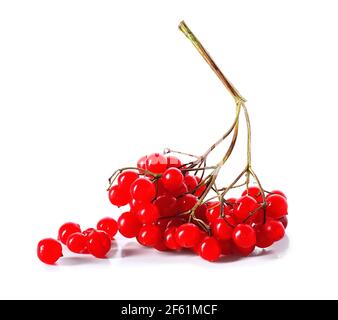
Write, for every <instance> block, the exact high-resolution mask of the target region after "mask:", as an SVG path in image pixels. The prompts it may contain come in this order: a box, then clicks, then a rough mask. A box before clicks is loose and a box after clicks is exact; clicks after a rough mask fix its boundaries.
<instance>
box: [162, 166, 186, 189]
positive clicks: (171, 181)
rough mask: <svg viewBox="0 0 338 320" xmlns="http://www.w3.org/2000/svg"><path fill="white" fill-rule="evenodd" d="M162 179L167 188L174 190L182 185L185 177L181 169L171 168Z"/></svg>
mask: <svg viewBox="0 0 338 320" xmlns="http://www.w3.org/2000/svg"><path fill="white" fill-rule="evenodd" d="M161 180H162V183H163V185H164V187H165V188H166V189H167V190H169V191H173V190H176V189H178V188H179V187H180V186H181V185H182V183H183V180H184V177H183V174H182V172H181V170H179V169H177V168H169V169H167V170H166V171H165V172H164V173H163V175H162V177H161Z"/></svg>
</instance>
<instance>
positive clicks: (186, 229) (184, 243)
mask: <svg viewBox="0 0 338 320" xmlns="http://www.w3.org/2000/svg"><path fill="white" fill-rule="evenodd" d="M175 239H176V242H177V243H178V244H179V245H180V246H181V247H183V248H192V247H194V246H196V245H197V243H198V242H199V241H200V239H201V230H200V229H199V228H198V227H197V226H196V225H195V224H193V223H185V224H182V225H181V226H179V227H178V228H177V230H176V233H175Z"/></svg>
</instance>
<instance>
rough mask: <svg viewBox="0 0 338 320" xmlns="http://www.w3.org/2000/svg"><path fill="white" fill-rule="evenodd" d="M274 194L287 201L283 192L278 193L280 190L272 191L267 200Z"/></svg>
mask: <svg viewBox="0 0 338 320" xmlns="http://www.w3.org/2000/svg"><path fill="white" fill-rule="evenodd" d="M274 194H279V195H280V196H282V197H284V198H285V199H287V197H286V195H285V193H284V192H282V191H280V190H272V191H271V192H270V193H269V194H268V195H267V198H268V197H270V196H272V195H274Z"/></svg>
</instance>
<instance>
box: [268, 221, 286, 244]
mask: <svg viewBox="0 0 338 320" xmlns="http://www.w3.org/2000/svg"><path fill="white" fill-rule="evenodd" d="M263 232H264V233H265V234H266V237H267V238H269V239H270V240H271V241H273V242H276V241H279V240H281V239H282V238H283V237H284V235H285V229H284V226H283V224H282V223H281V222H280V221H276V220H270V221H267V222H266V223H265V225H264V227H263Z"/></svg>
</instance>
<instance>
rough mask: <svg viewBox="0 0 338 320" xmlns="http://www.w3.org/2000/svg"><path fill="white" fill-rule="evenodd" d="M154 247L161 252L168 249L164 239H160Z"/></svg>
mask: <svg viewBox="0 0 338 320" xmlns="http://www.w3.org/2000/svg"><path fill="white" fill-rule="evenodd" d="M154 248H155V249H156V250H158V251H161V252H165V251H168V248H167V247H166V245H165V244H164V242H163V241H159V242H158V243H157V244H156V245H155V246H154Z"/></svg>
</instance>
